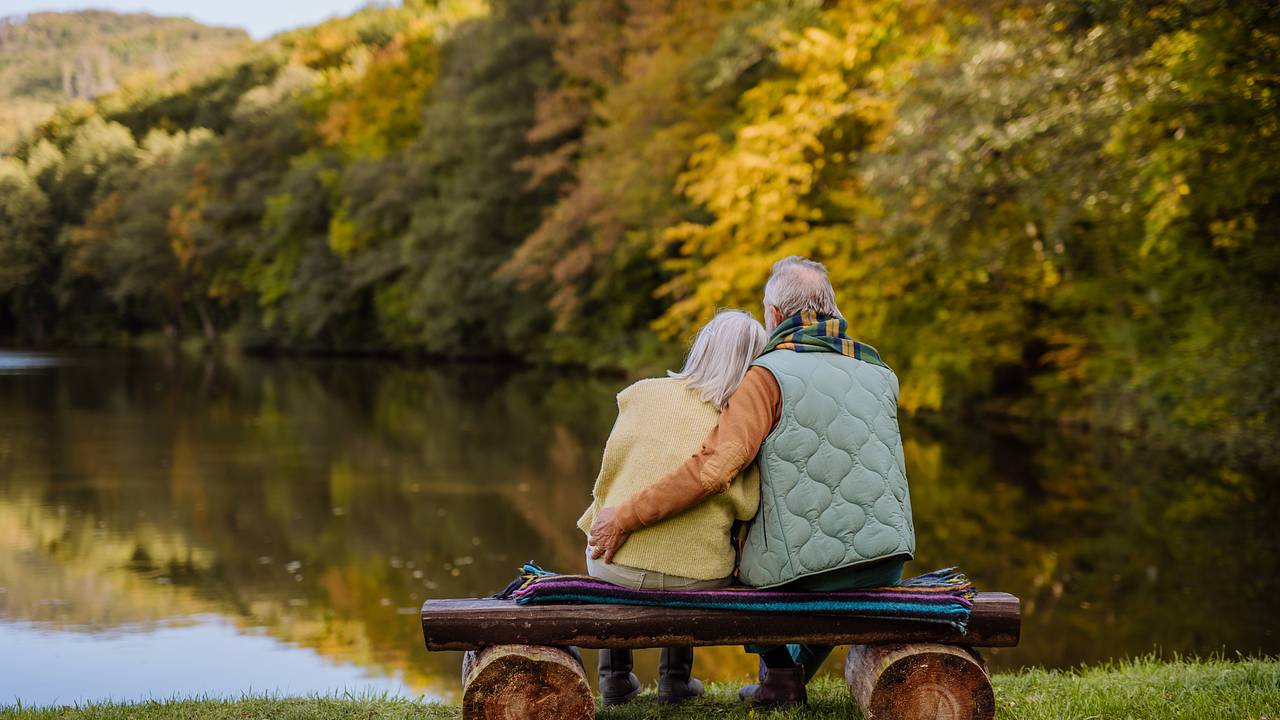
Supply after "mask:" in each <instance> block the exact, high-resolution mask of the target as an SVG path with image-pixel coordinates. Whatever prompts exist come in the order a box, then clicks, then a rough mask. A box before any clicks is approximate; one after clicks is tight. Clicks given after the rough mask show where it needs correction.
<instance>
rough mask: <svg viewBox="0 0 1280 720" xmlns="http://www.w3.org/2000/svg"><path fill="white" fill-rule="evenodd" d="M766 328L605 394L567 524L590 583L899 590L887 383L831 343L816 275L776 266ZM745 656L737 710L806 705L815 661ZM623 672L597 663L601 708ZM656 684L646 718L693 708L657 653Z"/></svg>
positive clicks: (627, 683) (908, 533)
mask: <svg viewBox="0 0 1280 720" xmlns="http://www.w3.org/2000/svg"><path fill="white" fill-rule="evenodd" d="M764 317H765V323H766V325H765V326H764V327H761V325H760V323H759V322H757V321H756V320H755V319H754V318H753V317H751V315H749V314H747V313H745V312H741V311H726V312H721V313H719V314H718V315H716V316H715V318H714V319H712V320H711V322H710V323H708V324H707V326H706V327H704V328H703V329H702V331H701V332H699V333H698V336H697V339H696V340H694V343H693V346H692V348H691V349H690V350H689V355H688V357H687V358H686V360H685V364H684V368H683V369H682V370H681V371H680V372H678V373H670V377H667V378H658V379H649V380H641V381H640V382H637V383H636V384H634V385H632V386H631V387H628V388H627V389H625V390H623V391H622V392H621V393H619V394H618V419H617V421H616V423H615V424H614V427H613V431H612V433H611V434H610V436H609V441H608V443H607V444H606V445H605V450H604V460H603V463H602V465H601V468H600V476H599V478H598V479H597V480H596V485H595V489H594V490H593V492H592V495H593V502H592V503H591V507H589V508H587V511H586V512H585V513H584V514H583V516H582V518H581V519H580V520H579V521H578V526H579V527H580V528H581V529H582V530H583V532H585V533H587V543H588V544H587V571H588V572H589V573H590V574H591V575H592V576H594V577H597V578H601V579H603V580H607V581H610V582H613V583H617V584H619V585H624V586H627V587H630V588H634V589H651V588H652V589H666V590H671V589H705V588H721V587H725V586H727V585H730V584H732V583H734V582H735V580H736V581H738V582H741V583H742V584H745V585H749V586H753V587H758V588H778V589H785V590H799V591H833V590H852V589H857V588H865V587H874V586H879V585H889V584H892V583H895V582H897V581H898V580H899V579H900V578H901V577H902V567H903V563H904V562H905V561H906V560H909V559H910V558H911V557H912V554H913V553H914V552H915V532H914V529H913V526H912V523H911V500H910V498H909V496H908V493H907V477H906V466H905V462H904V458H903V452H902V440H901V436H900V434H899V432H898V420H897V404H898V380H897V377H896V376H895V375H894V374H893V371H892V370H890V369H889V367H888V366H887V365H885V364H884V362H883V361H881V360H880V357H879V355H877V354H876V351H875V350H874V349H873V348H871V347H870V346H867V345H863V344H861V343H859V342H856V341H854V340H851V339H850V338H849V337H848V336H847V335H846V334H845V330H846V324H845V321H844V319H843V316H842V315H841V314H840V310H839V309H838V308H837V307H836V300H835V292H834V290H833V289H832V287H831V282H830V280H829V279H828V277H827V271H826V268H825V267H823V266H822V265H821V264H820V263H817V262H813V261H811V260H806V259H804V258H800V257H789V258H786V259H785V260H781V261H779V262H778V263H777V264H776V265H774V267H773V272H772V275H771V276H770V278H769V281H768V283H767V284H766V285H765V291H764ZM757 468H758V469H757ZM739 523H747V525H746V535H745V540H739V537H738V535H739V533H738V528H739ZM735 565H736V568H735ZM735 570H736V572H735ZM748 650H750V651H751V652H755V653H758V654H759V655H760V661H761V662H760V677H759V681H758V682H757V684H754V685H748V686H746V687H744V688H742V691H741V692H740V693H739V694H740V696H741V697H742V699H743V700H744V701H746V702H748V703H751V704H754V705H759V706H789V705H798V704H802V703H804V702H805V701H806V695H805V684H806V683H807V682H808V680H809V679H810V678H811V677H812V676H813V674H814V673H815V672H817V670H818V667H819V666H820V665H821V664H822V661H823V659H824V658H826V656H827V655H828V654H830V652H831V648H830V647H818V646H812V645H808V646H806V645H789V646H780V647H761V646H749V647H748ZM631 670H632V657H631V651H630V650H603V651H601V653H600V667H599V671H600V692H601V694H602V695H603V697H604V703H605V704H606V705H616V704H620V703H625V702H627V701H628V700H630V699H631V698H633V697H635V696H636V695H637V694H638V693H639V692H640V683H639V681H638V680H637V678H636V676H635V674H633V673H632V671H631ZM659 672H660V679H659V682H658V700H659V701H660V702H679V701H681V700H685V699H688V698H691V697H696V696H698V695H701V694H702V692H703V688H702V683H701V682H699V681H698V680H696V679H694V678H693V677H692V672H693V649H692V648H688V647H669V648H664V649H663V650H662V656H661V661H660V667H659Z"/></svg>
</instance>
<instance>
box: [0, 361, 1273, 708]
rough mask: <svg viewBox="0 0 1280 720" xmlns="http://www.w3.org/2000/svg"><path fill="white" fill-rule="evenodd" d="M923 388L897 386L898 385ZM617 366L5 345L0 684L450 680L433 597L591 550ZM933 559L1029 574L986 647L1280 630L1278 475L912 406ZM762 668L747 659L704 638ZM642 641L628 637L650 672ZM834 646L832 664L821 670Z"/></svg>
mask: <svg viewBox="0 0 1280 720" xmlns="http://www.w3.org/2000/svg"><path fill="white" fill-rule="evenodd" d="M907 381H909V379H907ZM624 384H625V381H624V380H621V379H608V378H606V379H601V378H594V377H583V376H577V375H554V374H548V373H539V372H533V371H525V370H513V369H511V368H505V367H492V366H479V367H461V366H458V367H414V366H408V365H404V364H396V363H390V362H375V361H347V360H305V361H303V360H261V359H234V360H226V361H216V362H214V361H203V360H200V359H192V358H181V357H176V356H169V357H166V356H163V355H120V354H110V355H69V356H47V355H35V354H18V353H4V352H0V705H2V704H5V703H11V702H13V701H15V700H20V701H22V702H23V703H27V704H32V703H34V704H48V703H55V702H56V703H64V702H73V701H78V700H94V699H105V698H115V699H138V698H145V697H170V696H173V695H189V694H197V693H199V694H213V695H238V694H240V693H242V692H247V691H250V690H252V691H254V692H284V693H290V694H299V693H309V692H338V691H342V690H347V691H352V692H357V693H359V692H370V691H372V692H388V693H393V694H403V695H409V696H418V695H426V696H428V697H444V698H448V697H453V696H456V693H457V691H458V672H459V661H460V657H459V655H457V654H453V653H427V652H426V651H425V650H424V649H423V648H422V636H421V628H420V626H419V624H418V618H417V616H416V614H417V611H418V608H419V607H420V605H421V603H422V601H423V600H424V599H426V598H428V597H461V596H478V595H487V594H490V593H492V592H494V591H496V590H498V589H500V588H501V587H502V586H503V585H504V584H505V583H506V582H507V581H508V580H510V579H511V578H512V577H514V575H515V571H516V569H517V567H518V566H519V564H520V563H521V562H523V561H525V560H529V559H534V560H537V561H538V562H540V563H542V564H543V565H544V566H546V567H550V568H556V569H561V570H564V571H580V570H581V569H582V544H583V538H582V536H581V534H580V533H579V532H578V531H577V530H576V529H575V528H574V522H575V521H576V520H577V518H578V515H579V513H580V512H581V510H582V508H583V507H584V506H585V505H586V503H587V497H588V494H589V492H590V487H591V484H592V481H593V480H594V478H595V473H596V470H597V464H598V462H599V459H600V452H601V447H602V444H603V442H604V439H605V437H606V436H607V434H608V432H609V428H610V426H611V424H612V422H613V417H614V412H615V407H614V402H613V395H614V393H616V392H617V391H618V390H619V389H620V388H621V387H622V386H623V385H624ZM903 428H904V435H905V438H906V455H907V465H908V477H909V478H910V482H911V493H912V500H913V503H912V504H913V507H914V510H915V520H916V530H917V533H918V544H919V557H918V559H917V561H916V562H915V563H914V565H913V567H912V568H911V569H914V570H916V571H925V570H930V569H934V568H937V567H942V566H946V565H959V566H960V567H962V568H963V569H964V570H966V571H967V572H968V573H969V574H970V575H971V576H972V577H973V578H974V579H975V580H976V582H977V583H978V584H979V586H980V587H983V588H990V589H1000V590H1006V591H1009V592H1013V593H1016V594H1018V595H1020V596H1021V597H1022V599H1023V603H1024V604H1023V607H1024V612H1025V621H1024V626H1023V628H1024V629H1023V643H1022V645H1021V646H1020V647H1018V648H1016V649H1010V650H998V651H992V652H990V653H989V655H988V657H989V659H990V661H991V663H992V664H993V665H994V666H995V667H998V668H1011V667H1019V666H1026V665H1043V666H1053V667H1066V666H1072V665H1076V664H1078V663H1081V662H1096V661H1100V660H1104V659H1107V658H1119V657H1127V656H1134V655H1141V654H1145V653H1150V652H1153V651H1154V652H1158V653H1163V654H1165V655H1170V654H1173V653H1198V654H1208V653H1214V652H1223V651H1225V652H1227V653H1235V652H1237V651H1239V652H1245V653H1258V652H1267V653H1276V652H1280V628H1278V627H1277V625H1278V623H1277V606H1276V601H1275V598H1277V597H1280V554H1278V553H1277V549H1278V548H1277V537H1278V531H1277V528H1278V527H1280V491H1278V489H1277V483H1276V482H1275V477H1274V475H1273V474H1271V473H1267V472H1261V471H1252V472H1251V471H1246V470H1242V469H1239V468H1227V467H1223V466H1222V465H1221V464H1218V463H1213V462H1206V461H1190V460H1187V459H1185V458H1182V457H1180V456H1178V455H1176V454H1174V453H1171V452H1154V451H1144V450H1141V449H1138V448H1136V447H1134V446H1132V445H1131V444H1127V443H1124V442H1116V441H1104V440H1102V439H1098V438H1092V439H1090V438H1082V437H1071V438H1068V437H1063V436H1060V435H1058V434H1055V433H1051V432H1048V431H1043V430H1041V431H1032V430H1028V429H1026V428H1002V427H994V426H985V425H984V424H982V423H975V422H972V421H968V422H961V421H950V422H943V421H937V420H932V421H929V422H924V421H906V422H904V423H903ZM697 663H698V672H699V674H700V675H701V676H703V677H710V678H713V679H725V680H728V679H737V678H746V677H748V676H749V675H750V673H751V672H752V670H753V668H754V666H755V661H754V656H747V655H744V654H743V652H742V651H741V650H740V649H737V648H714V649H707V650H700V651H699V654H698V661H697ZM655 664H656V653H648V654H646V655H643V656H642V657H641V658H639V660H638V665H640V666H641V667H640V669H641V670H642V671H643V673H646V674H647V675H646V677H647V678H649V679H651V678H652V677H653V666H654V665H655ZM832 668H835V664H834V663H833V664H832Z"/></svg>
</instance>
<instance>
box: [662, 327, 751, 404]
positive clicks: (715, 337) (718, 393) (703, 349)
mask: <svg viewBox="0 0 1280 720" xmlns="http://www.w3.org/2000/svg"><path fill="white" fill-rule="evenodd" d="M768 339H769V338H768V336H767V335H765V332H764V327H763V326H762V325H761V324H760V321H759V320H756V319H755V318H753V317H751V315H750V314H749V313H745V312H743V311H741V310H721V311H720V312H718V313H716V316H715V317H713V318H711V322H709V323H707V325H706V327H704V328H702V330H701V331H700V332H699V333H698V337H697V338H695V339H694V341H693V346H692V347H690V348H689V355H688V357H686V358H685V361H684V367H683V368H681V370H680V372H672V371H667V374H668V375H670V376H671V377H673V378H676V379H677V380H681V381H683V382H684V384H685V386H686V387H688V388H689V389H690V390H693V391H695V392H697V393H698V396H699V397H701V398H702V400H703V401H704V402H709V403H711V404H713V405H715V406H716V407H718V408H720V409H721V410H723V409H724V408H725V406H726V405H728V404H729V397H730V396H731V395H733V391H734V390H737V389H738V385H740V384H741V383H742V378H744V377H746V374H747V370H749V369H751V361H752V360H755V359H756V356H757V355H759V354H760V351H761V350H763V349H764V344H765V342H766V341H768Z"/></svg>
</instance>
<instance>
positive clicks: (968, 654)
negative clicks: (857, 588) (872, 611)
mask: <svg viewBox="0 0 1280 720" xmlns="http://www.w3.org/2000/svg"><path fill="white" fill-rule="evenodd" d="M1021 625H1022V618H1021V608H1020V604H1019V601H1018V598H1016V597H1014V596H1013V595H1009V594H1007V593H979V594H978V596H977V598H976V599H975V600H974V604H973V615H972V617H971V618H970V620H969V628H968V632H966V633H964V634H961V633H958V632H956V631H954V630H951V629H949V628H941V627H939V626H937V625H934V624H930V623H923V622H918V621H906V620H875V619H868V618H858V617H848V616H845V617H842V616H836V615H801V614H794V613H786V614H784V613H763V612H761V613H756V612H743V611H734V610H698V609H684V608H666V607H640V606H629V605H516V604H515V603H514V602H511V601H507V600H428V601H427V602H426V603H425V604H424V605H423V606H422V634H423V637H424V638H425V639H426V643H427V649H428V650H464V651H467V654H466V656H465V657H464V660H463V670H462V683H463V691H462V717H463V718H464V719H466V720H482V719H483V720H490V719H495V718H504V719H506V718H511V719H513V720H514V719H516V718H520V719H536V720H540V719H542V718H548V719H550V718H557V719H560V718H568V719H577V718H594V717H595V700H594V698H593V697H592V694H591V686H590V685H589V683H588V681H587V675H586V670H585V668H583V666H582V663H581V660H580V658H579V657H578V656H577V655H576V651H571V648H573V647H584V648H653V647H663V646H669V645H695V646H705V645H745V644H748V643H760V644H768V645H773V644H782V643H789V642H799V643H814V644H821V645H850V646H851V648H850V650H849V655H848V657H847V658H846V660H845V668H844V677H845V682H846V683H847V684H848V686H849V691H850V692H851V693H852V694H853V698H854V700H855V701H856V702H857V704H858V706H859V707H860V708H861V709H862V715H863V717H864V718H866V720H890V719H891V720H915V719H916V718H920V719H924V718H931V719H932V718H940V719H942V720H962V719H964V720H968V719H970V718H975V719H976V718H983V719H989V718H992V717H994V715H995V694H994V692H993V690H992V688H991V679H990V677H989V676H988V673H987V667H986V663H985V662H984V661H983V659H982V656H981V655H979V654H978V652H977V651H976V650H974V648H978V647H1013V646H1015V645H1017V644H1018V638H1019V633H1020V631H1021Z"/></svg>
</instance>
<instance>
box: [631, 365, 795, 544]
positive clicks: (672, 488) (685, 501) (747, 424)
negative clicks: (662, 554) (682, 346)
mask: <svg viewBox="0 0 1280 720" xmlns="http://www.w3.org/2000/svg"><path fill="white" fill-rule="evenodd" d="M781 417H782V390H781V389H780V388H779V387H778V381H777V380H775V379H774V377H773V373H771V372H769V371H768V370H766V369H764V368H761V367H753V368H751V369H750V370H748V371H747V374H746V377H744V378H743V379H742V384H741V385H739V386H738V389H737V390H736V391H734V393H733V396H732V397H730V398H729V406H728V407H726V408H725V410H724V412H723V413H721V414H720V422H719V423H717V424H716V426H715V427H714V428H712V429H711V432H710V433H709V434H708V435H707V438H706V440H704V441H703V443H702V449H701V450H700V451H699V452H698V453H697V454H696V455H693V456H692V457H690V458H689V459H688V460H685V461H684V463H683V464H681V465H680V467H678V468H676V469H675V470H673V471H671V472H670V473H668V474H667V475H666V476H665V477H663V478H662V479H661V480H659V481H657V482H656V483H653V484H652V485H650V486H648V487H646V488H645V489H644V490H641V491H640V492H638V493H636V494H634V495H632V496H631V498H630V499H629V500H627V501H626V502H624V503H623V504H621V505H619V506H618V509H617V513H618V514H617V517H616V520H615V522H617V524H618V526H619V527H620V528H621V529H622V530H623V531H625V532H635V531H636V530H639V529H640V528H643V527H648V526H650V525H653V524H655V523H658V522H661V521H662V520H665V519H667V518H669V517H673V516H675V515H679V514H680V513H682V512H684V511H685V510H688V509H689V508H691V507H693V506H694V505H697V504H698V503H699V502H701V501H703V500H705V499H706V498H708V497H711V496H712V495H716V494H718V493H722V492H724V491H725V490H726V489H728V487H729V484H730V483H732V482H733V479H734V478H735V477H737V476H738V474H739V473H740V472H742V470H743V469H744V468H746V467H747V466H748V465H750V464H751V461H752V460H754V459H755V457H756V453H757V452H759V451H760V445H761V444H762V443H764V439H765V438H766V437H768V435H769V433H770V432H772V431H773V428H774V426H775V425H777V424H778V419H779V418H781Z"/></svg>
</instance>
